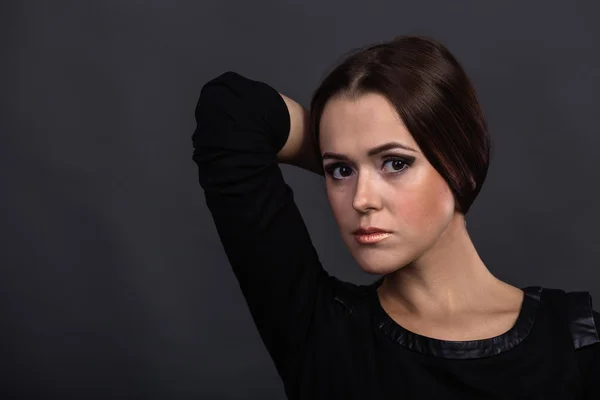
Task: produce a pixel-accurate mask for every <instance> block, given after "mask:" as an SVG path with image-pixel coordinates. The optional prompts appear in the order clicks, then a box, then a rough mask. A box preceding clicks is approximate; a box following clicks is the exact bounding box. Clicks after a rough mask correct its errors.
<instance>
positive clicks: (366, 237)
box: [354, 232, 392, 244]
mask: <svg viewBox="0 0 600 400" xmlns="http://www.w3.org/2000/svg"><path fill="white" fill-rule="evenodd" d="M390 236H392V233H391V232H374V233H355V234H354V240H356V241H357V242H358V243H360V244H371V243H377V242H380V241H382V240H383V239H385V238H388V237H390Z"/></svg>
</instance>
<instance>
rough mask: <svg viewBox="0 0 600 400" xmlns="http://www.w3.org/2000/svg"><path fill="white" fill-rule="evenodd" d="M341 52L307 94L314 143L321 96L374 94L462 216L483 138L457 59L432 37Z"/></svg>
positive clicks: (471, 195) (481, 163) (480, 161)
mask: <svg viewBox="0 0 600 400" xmlns="http://www.w3.org/2000/svg"><path fill="white" fill-rule="evenodd" d="M345 57H346V58H345V59H344V60H343V61H342V62H341V63H340V64H339V65H338V66H336V67H335V68H334V69H333V70H332V71H331V72H329V74H327V76H326V77H325V78H324V79H323V80H322V82H321V84H320V85H319V87H318V88H317V89H316V90H315V91H314V93H313V96H312V100H311V103H310V119H311V120H310V129H311V131H312V132H313V134H314V135H316V138H315V139H316V145H317V147H319V144H318V143H319V123H320V120H321V115H322V113H323V109H324V108H325V104H326V102H327V101H328V100H330V99H332V98H337V97H341V96H346V97H349V98H351V99H357V98H358V97H360V96H361V95H364V94H367V93H378V94H381V95H383V96H385V97H386V98H387V99H388V100H389V101H390V102H391V104H392V105H393V106H394V108H395V109H396V111H397V113H398V114H399V116H400V118H401V119H402V121H403V122H404V124H405V126H406V128H407V129H408V131H409V132H410V134H411V135H412V136H413V138H414V139H415V141H416V142H417V144H418V145H419V147H420V148H421V150H422V151H423V153H424V155H425V157H426V158H427V160H428V161H429V162H430V163H431V165H432V166H433V167H434V168H435V169H436V170H437V171H438V173H439V174H440V175H441V176H442V177H443V178H444V179H445V180H446V182H447V183H448V185H449V187H450V189H451V190H452V192H453V194H454V197H455V200H456V202H457V205H458V210H459V211H460V212H462V213H463V214H466V213H467V212H468V211H469V208H470V207H471V204H472V203H473V201H474V200H475V198H476V197H477V195H478V194H479V191H480V190H481V186H482V185H483V182H484V180H485V177H486V175H487V170H488V164H489V158H490V147H491V141H490V137H489V135H488V130H487V124H486V122H485V120H484V117H483V112H482V110H481V107H480V105H479V102H478V101H477V98H476V95H475V89H474V88H473V86H472V84H471V82H470V80H469V78H468V77H467V75H466V73H465V71H464V70H463V68H462V67H461V65H460V64H459V62H458V61H457V60H456V59H455V58H454V56H453V55H452V54H451V53H450V51H449V50H448V49H447V48H446V47H444V46H443V45H442V44H441V43H439V42H438V41H436V40H433V39H431V38H427V37H422V36H412V35H411V36H398V37H396V38H394V39H392V40H390V41H387V42H383V43H378V44H372V45H369V46H368V47H363V48H359V49H357V50H351V51H350V53H349V54H348V53H346V54H345ZM319 150H320V149H319ZM318 154H321V153H320V151H319V153H318Z"/></svg>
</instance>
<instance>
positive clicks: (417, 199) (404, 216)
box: [391, 177, 454, 232]
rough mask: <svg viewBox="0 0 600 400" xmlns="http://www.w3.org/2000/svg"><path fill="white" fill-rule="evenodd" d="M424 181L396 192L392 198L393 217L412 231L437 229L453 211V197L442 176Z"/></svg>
mask: <svg viewBox="0 0 600 400" xmlns="http://www.w3.org/2000/svg"><path fill="white" fill-rule="evenodd" d="M426 182H427V183H426V184H421V185H419V187H418V188H415V189H414V190H404V191H402V193H401V194H400V193H397V195H396V196H394V197H393V200H392V203H393V205H392V207H391V208H392V210H393V213H394V215H395V217H398V218H399V220H400V221H402V222H401V223H402V224H406V226H407V228H413V229H411V230H412V231H414V232H428V231H437V230H438V228H439V225H440V223H442V224H443V222H444V221H447V220H448V218H450V217H451V216H452V214H453V211H454V198H453V196H452V192H451V191H450V188H449V187H448V185H447V184H446V182H445V181H444V180H443V178H441V177H439V179H438V178H436V177H433V178H430V179H427V181H426Z"/></svg>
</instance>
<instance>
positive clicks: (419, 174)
mask: <svg viewBox="0 0 600 400" xmlns="http://www.w3.org/2000/svg"><path fill="white" fill-rule="evenodd" d="M196 121H197V124H198V125H197V129H196V131H195V132H194V135H193V142H194V148H195V150H194V156H193V159H194V161H195V162H196V163H197V165H198V171H199V181H200V185H201V186H202V187H203V189H204V191H205V196H206V202H207V205H208V207H209V209H210V211H211V213H212V215H213V218H214V222H215V224H216V227H217V230H218V233H219V235H220V238H221V241H222V243H223V246H224V249H225V252H226V253H227V256H228V258H229V261H230V263H231V266H232V268H233V271H234V273H235V276H236V278H237V280H238V282H239V285H240V288H241V290H242V292H243V295H244V297H245V299H246V301H247V304H248V306H249V310H250V312H251V315H252V318H253V320H254V321H255V323H256V326H257V328H258V331H259V333H260V335H261V338H262V340H263V342H264V344H265V346H266V347H267V349H268V351H269V354H270V355H271V357H272V359H273V361H274V363H275V366H276V368H277V371H278V372H279V374H280V376H281V378H282V380H283V383H284V388H285V391H286V393H287V395H288V397H289V398H290V399H351V398H356V399H392V398H394V399H399V398H401V399H412V398H420V399H434V398H444V399H482V398H503V399H504V398H506V399H515V398H527V399H549V398H552V399H574V398H589V399H591V398H594V399H598V398H600V387H599V385H600V384H599V383H597V380H598V378H600V355H599V354H600V344H599V343H598V342H599V340H598V331H597V329H596V326H597V324H598V323H599V322H598V321H599V320H600V314H598V313H596V312H594V311H593V309H592V304H591V297H590V295H589V293H587V292H571V293H565V292H564V291H562V290H558V289H548V288H541V287H537V286H535V287H526V288H523V289H520V288H517V287H514V286H512V285H509V284H508V283H505V282H502V281H500V280H499V279H497V278H495V277H494V276H493V275H492V274H491V273H490V271H489V270H488V269H487V268H486V266H485V264H484V263H483V261H482V260H481V259H480V257H479V256H478V254H477V251H476V249H475V247H474V246H473V243H472V241H471V239H470V237H469V234H468V232H467V229H466V222H465V214H466V213H467V212H468V210H469V208H470V206H471V204H472V203H473V201H474V200H475V198H476V196H477V194H478V193H479V191H480V190H481V187H482V184H483V182H484V180H485V177H486V173H487V169H488V161H489V152H490V139H489V137H488V133H487V128H486V123H485V121H484V118H483V116H482V112H481V109H480V106H479V104H478V102H477V99H476V97H475V93H474V90H473V88H472V86H471V83H470V82H469V79H468V78H467V76H466V75H465V73H464V71H463V69H462V68H461V66H460V65H459V63H458V62H457V61H456V60H455V58H454V57H453V56H452V55H451V54H450V53H449V52H448V50H447V49H446V48H445V47H444V46H443V45H441V44H440V43H438V42H437V41H435V40H431V39H428V38H423V37H415V36H402V37H398V38H395V39H393V40H391V41H389V42H386V43H381V44H377V45H373V46H370V47H367V48H364V49H361V50H359V51H356V52H354V53H353V54H350V55H349V56H348V57H347V58H346V59H345V60H344V61H343V62H342V63H341V64H340V65H339V66H337V67H336V68H335V69H334V70H333V71H331V73H330V74H329V75H328V76H327V77H326V78H325V79H324V81H323V82H322V83H321V85H320V86H319V88H318V89H317V90H316V91H315V93H314V95H313V99H312V101H311V107H310V112H308V111H307V110H305V109H304V108H303V107H302V106H300V105H299V104H298V103H296V102H295V101H293V100H292V99H290V98H288V97H287V96H285V95H283V94H281V93H278V92H277V91H276V90H275V89H274V88H272V87H271V86H269V85H268V84H266V83H264V82H260V81H256V80H251V79H249V78H247V77H244V76H242V75H240V74H238V73H235V72H232V71H228V72H226V73H224V74H222V75H220V76H218V77H216V78H214V79H212V80H210V81H209V82H207V83H206V84H205V85H204V86H203V88H202V91H201V94H200V99H199V101H198V105H197V108H196ZM278 163H287V164H291V165H296V166H298V167H301V168H304V169H307V170H310V171H313V172H315V173H318V174H321V175H323V176H324V177H325V182H326V188H327V195H328V199H329V202H330V204H331V208H332V210H333V214H334V216H335V220H336V222H337V224H338V227H339V230H340V233H341V235H342V238H343V240H344V242H345V244H346V245H347V247H348V249H349V250H350V252H351V254H352V255H353V256H354V258H355V259H356V260H357V262H358V264H359V265H360V267H361V268H362V269H363V270H364V271H366V272H368V273H373V274H380V275H383V277H382V278H381V279H379V280H377V281H376V282H375V283H373V284H370V285H355V284H352V283H349V282H343V281H340V280H339V279H337V278H335V277H333V276H330V275H329V274H328V273H327V272H326V271H325V270H324V269H323V267H322V265H321V263H320V261H319V257H318V255H317V253H316V251H315V249H314V247H313V245H312V243H311V239H310V237H309V234H308V232H307V229H306V226H305V224H304V222H303V219H302V217H301V215H300V213H299V211H298V208H297V207H296V204H295V203H294V199H293V192H292V189H291V188H290V187H289V186H288V185H287V184H286V183H285V182H284V180H283V177H282V174H281V171H280V168H279V165H278Z"/></svg>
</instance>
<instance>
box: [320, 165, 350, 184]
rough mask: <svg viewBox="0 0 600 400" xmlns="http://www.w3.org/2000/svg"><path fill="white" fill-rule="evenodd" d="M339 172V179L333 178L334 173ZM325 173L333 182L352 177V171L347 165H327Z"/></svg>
mask: <svg viewBox="0 0 600 400" xmlns="http://www.w3.org/2000/svg"><path fill="white" fill-rule="evenodd" d="M336 170H339V175H341V177H337V176H335V171H336ZM325 171H327V173H328V174H329V175H330V176H331V177H332V178H333V179H335V180H341V179H344V178H346V177H348V176H350V175H352V169H351V168H349V167H348V166H347V165H345V164H339V163H338V164H332V165H329V166H327V167H326V168H325Z"/></svg>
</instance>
